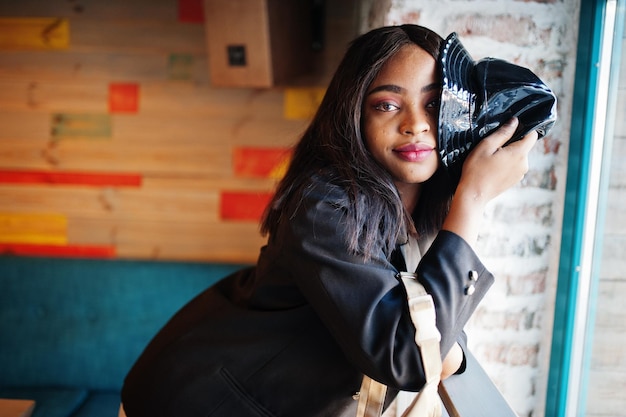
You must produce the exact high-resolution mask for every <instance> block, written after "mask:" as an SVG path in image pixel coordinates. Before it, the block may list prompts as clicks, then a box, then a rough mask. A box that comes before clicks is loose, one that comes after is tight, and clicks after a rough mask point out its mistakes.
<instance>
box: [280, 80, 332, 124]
mask: <svg viewBox="0 0 626 417" xmlns="http://www.w3.org/2000/svg"><path fill="white" fill-rule="evenodd" d="M325 92H326V89H324V88H322V87H299V88H287V89H285V93H284V97H283V115H284V117H285V119H290V120H298V119H310V118H312V117H313V116H314V115H315V112H316V111H317V108H318V107H319V105H320V103H321V102H322V98H324V93H325Z"/></svg>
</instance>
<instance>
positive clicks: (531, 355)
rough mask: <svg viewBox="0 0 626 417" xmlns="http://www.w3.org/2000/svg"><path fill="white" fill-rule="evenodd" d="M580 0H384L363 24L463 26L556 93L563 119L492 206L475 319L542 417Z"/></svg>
mask: <svg viewBox="0 0 626 417" xmlns="http://www.w3.org/2000/svg"><path fill="white" fill-rule="evenodd" d="M579 4H580V3H579V1H578V0H572V1H563V0H536V1H532V0H526V1H515V0H502V1H488V0H473V1H459V0H382V1H376V0H373V1H369V2H366V3H365V6H364V8H363V10H361V25H362V26H361V30H362V31H364V30H367V29H368V28H370V27H375V26H380V25H382V24H401V23H408V22H410V23H418V24H421V25H424V26H427V27H429V28H431V29H433V30H435V31H436V32H438V33H439V34H441V35H442V36H444V37H445V36H446V35H447V34H449V33H450V32H453V31H455V32H457V33H459V35H460V37H461V39H462V41H463V43H464V45H465V46H466V48H467V49H468V50H469V51H470V53H472V55H473V56H474V58H475V59H479V58H482V57H485V56H493V57H497V58H502V59H506V60H508V61H511V62H515V63H517V64H519V65H522V66H526V67H529V68H531V69H532V70H533V71H534V72H535V73H537V74H538V75H539V76H540V78H542V79H543V80H544V81H545V82H546V83H547V84H548V85H549V86H550V87H551V88H552V89H553V90H554V91H555V92H556V93H557V95H558V98H559V121H558V123H557V125H556V126H555V128H554V129H553V130H552V132H551V134H550V135H549V136H548V137H546V138H544V139H543V140H542V141H541V142H540V143H538V144H537V146H536V147H535V148H534V149H533V151H532V155H531V168H530V171H529V173H528V174H527V175H526V179H525V181H524V182H523V184H520V185H519V186H518V187H516V188H515V189H513V190H511V191H509V192H507V193H506V194H504V195H502V196H501V197H500V198H498V200H497V201H494V202H493V203H492V204H491V205H490V206H489V208H488V211H487V213H486V215H485V217H484V222H483V225H482V233H481V235H480V238H479V244H478V252H479V254H480V255H481V257H482V259H483V261H484V262H485V264H486V265H487V266H488V267H489V268H490V269H491V270H492V272H493V273H494V274H495V275H496V284H495V285H494V287H493V288H492V289H491V291H490V292H489V294H488V295H487V297H486V298H485V299H484V300H483V302H482V303H481V305H480V307H479V309H478V310H477V312H476V314H475V316H474V317H473V319H472V321H471V322H470V324H469V326H468V334H469V338H470V347H471V348H472V349H473V351H474V353H475V354H476V356H477V357H478V358H479V360H480V361H481V363H482V364H483V366H484V367H485V369H486V370H487V372H488V373H489V374H490V376H491V377H492V378H493V379H494V381H495V382H496V384H497V385H498V386H499V388H500V389H501V390H502V392H503V394H504V395H505V397H506V398H507V399H508V400H509V402H510V403H511V405H512V406H513V408H514V409H515V410H516V412H517V413H518V414H519V415H520V416H531V415H532V416H542V415H543V414H544V407H545V392H546V383H547V373H548V367H549V353H550V345H551V336H552V334H551V330H552V314H553V310H554V293H555V288H556V282H557V275H558V256H559V251H560V242H559V239H560V235H561V223H562V206H563V196H564V189H565V179H566V166H567V160H566V159H567V152H568V150H567V148H568V137H569V125H570V114H571V110H570V109H571V106H572V91H573V80H574V70H575V59H576V46H577V44H576V38H577V33H578V10H579Z"/></svg>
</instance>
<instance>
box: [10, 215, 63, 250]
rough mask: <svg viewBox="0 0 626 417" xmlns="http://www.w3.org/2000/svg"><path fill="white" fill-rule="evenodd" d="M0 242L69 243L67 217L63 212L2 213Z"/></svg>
mask: <svg viewBox="0 0 626 417" xmlns="http://www.w3.org/2000/svg"><path fill="white" fill-rule="evenodd" d="M0 243H31V244H55V245H65V244H67V218H66V217H65V216H63V215H61V214H46V213H34V214H22V213H0Z"/></svg>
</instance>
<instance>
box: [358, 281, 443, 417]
mask: <svg viewBox="0 0 626 417" xmlns="http://www.w3.org/2000/svg"><path fill="white" fill-rule="evenodd" d="M399 275H400V278H401V281H402V283H403V284H404V287H405V288H406V292H407V298H408V302H409V312H410V314H411V321H412V322H413V324H414V326H415V343H416V344H417V345H418V346H419V348H420V352H421V356H422V363H423V365H424V374H425V376H426V385H435V386H437V385H438V384H439V381H440V379H441V370H442V364H441V354H440V350H439V342H440V340H441V334H440V333H439V330H438V329H437V325H436V318H437V316H436V313H435V303H434V302H433V298H432V296H431V295H430V294H428V293H427V292H426V290H425V289H424V286H422V284H420V282H419V281H418V280H417V276H416V274H415V273H410V272H400V274H399ZM386 394H387V386H386V385H384V384H381V383H380V382H378V381H375V380H373V379H372V378H370V377H369V376H367V375H364V376H363V382H362V384H361V390H360V391H359V404H358V406H357V414H356V415H357V417H379V416H380V415H381V413H382V408H383V404H384V402H385V395H386Z"/></svg>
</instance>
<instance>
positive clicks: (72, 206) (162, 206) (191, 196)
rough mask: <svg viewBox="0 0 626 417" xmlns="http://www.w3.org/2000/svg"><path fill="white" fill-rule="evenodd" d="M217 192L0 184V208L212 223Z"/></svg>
mask: <svg viewBox="0 0 626 417" xmlns="http://www.w3.org/2000/svg"><path fill="white" fill-rule="evenodd" d="M218 204H219V202H218V192H217V191H211V190H195V191H194V190H182V189H176V188H172V189H166V188H164V189H154V188H147V189H132V188H126V189H121V188H117V189H114V188H93V187H46V186H32V187H17V186H14V187H8V186H2V187H0V212H15V213H28V212H36V211H40V210H41V207H45V208H46V210H47V211H49V212H53V213H62V214H63V215H65V216H67V217H68V218H75V217H80V218H90V219H95V220H103V221H104V220H107V219H126V220H154V221H162V222H168V221H174V222H176V221H178V220H179V219H180V218H185V219H188V221H195V222H205V223H215V222H216V221H217V220H218V216H219V208H218V207H219V206H218Z"/></svg>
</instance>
